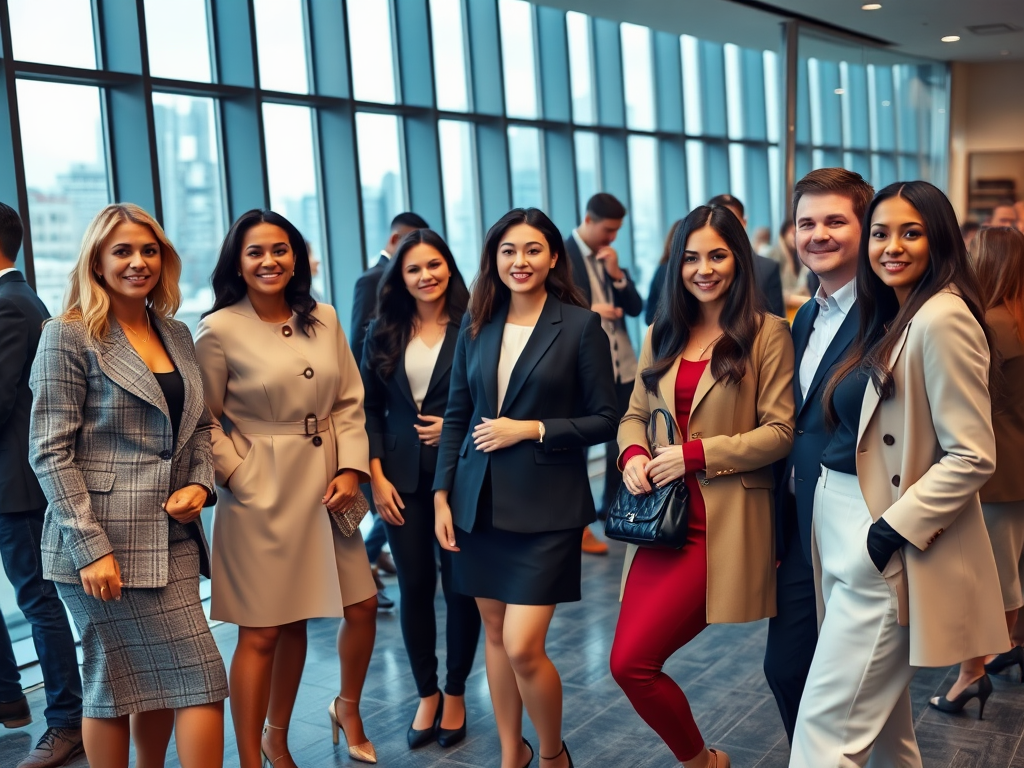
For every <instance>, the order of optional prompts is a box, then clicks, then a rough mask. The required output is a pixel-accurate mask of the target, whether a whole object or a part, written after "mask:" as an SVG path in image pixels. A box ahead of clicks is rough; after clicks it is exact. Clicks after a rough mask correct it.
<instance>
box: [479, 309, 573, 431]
mask: <svg viewBox="0 0 1024 768" xmlns="http://www.w3.org/2000/svg"><path fill="white" fill-rule="evenodd" d="M561 323H562V302H560V301H559V300H558V299H556V298H555V297H554V296H553V295H552V294H550V293H549V294H548V298H547V301H545V302H544V309H542V310H541V311H540V317H539V318H537V325H536V327H534V329H533V333H531V334H530V338H529V340H528V341H527V342H526V346H525V347H524V348H523V353H522V354H521V355H520V356H519V359H518V360H516V364H515V366H513V368H512V375H511V376H510V377H509V380H508V389H507V390H505V399H504V400H503V401H502V404H501V410H502V413H508V409H509V406H510V405H511V404H512V402H513V401H514V400H515V399H516V395H518V394H519V392H520V390H521V389H522V388H523V385H524V384H525V383H526V380H527V378H529V376H530V374H531V373H532V372H533V369H534V368H535V367H536V366H537V363H539V362H540V359H541V358H542V357H544V353H545V352H547V351H548V347H550V346H551V344H552V342H554V340H555V338H556V337H557V336H558V334H559V332H560V331H561ZM495 370H497V366H495ZM495 384H497V381H495ZM498 415H499V416H500V415H501V414H498Z"/></svg>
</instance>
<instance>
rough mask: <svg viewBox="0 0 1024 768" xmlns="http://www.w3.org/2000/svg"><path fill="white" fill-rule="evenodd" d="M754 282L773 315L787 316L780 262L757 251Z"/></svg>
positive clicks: (766, 307) (767, 308)
mask: <svg viewBox="0 0 1024 768" xmlns="http://www.w3.org/2000/svg"><path fill="white" fill-rule="evenodd" d="M754 283H755V284H756V285H757V290H758V291H760V292H761V299H762V300H763V301H764V308H765V309H766V310H768V311H769V312H771V313H772V314H773V315H778V316H779V317H785V316H786V302H785V299H783V297H782V273H781V272H780V271H779V263H778V262H777V261H775V259H769V258H768V257H767V256H761V255H759V254H757V253H755V254H754ZM812 295H813V294H812Z"/></svg>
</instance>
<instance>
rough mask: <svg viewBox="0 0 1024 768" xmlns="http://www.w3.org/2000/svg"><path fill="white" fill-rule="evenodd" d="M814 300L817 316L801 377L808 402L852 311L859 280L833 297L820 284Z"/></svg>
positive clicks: (801, 367)
mask: <svg viewBox="0 0 1024 768" xmlns="http://www.w3.org/2000/svg"><path fill="white" fill-rule="evenodd" d="M813 300H814V301H816V302H817V303H818V316H817V317H816V318H814V326H813V327H812V328H811V335H810V336H809V337H808V338H807V348H806V349H805V350H804V356H803V357H802V358H801V360H800V371H799V376H800V395H801V398H802V399H807V390H808V389H809V388H810V386H811V382H812V381H813V380H814V374H815V373H817V372H818V366H819V365H820V364H821V359H822V358H823V357H824V356H825V351H826V350H827V349H828V346H829V344H831V343H832V339H834V338H835V337H836V334H837V333H839V326H841V325H842V324H843V321H844V320H846V316H847V315H848V314H850V308H851V307H852V306H853V304H854V302H855V301H856V300H857V281H856V280H855V279H854V280H851V281H850V282H848V283H847V284H846V285H844V286H843V287H842V288H840V289H839V290H838V291H836V292H835V293H833V294H832V295H831V296H826V295H825V292H824V290H822V287H821V286H820V285H819V286H818V292H817V293H816V294H815V295H814V299H813Z"/></svg>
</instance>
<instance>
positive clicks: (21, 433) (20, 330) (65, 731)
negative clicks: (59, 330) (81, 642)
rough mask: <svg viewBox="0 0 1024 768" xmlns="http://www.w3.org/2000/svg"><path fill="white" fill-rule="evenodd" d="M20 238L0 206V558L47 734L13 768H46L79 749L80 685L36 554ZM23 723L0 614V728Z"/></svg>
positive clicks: (38, 523) (37, 315) (36, 328)
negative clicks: (32, 656) (36, 678)
mask: <svg viewBox="0 0 1024 768" xmlns="http://www.w3.org/2000/svg"><path fill="white" fill-rule="evenodd" d="M22 235H23V228H22V224H21V219H20V218H19V217H18V213H17V211H15V210H14V209H13V208H11V207H10V206H8V205H4V204H3V203H0V557H2V558H3V564H4V571H5V572H6V573H7V578H8V580H9V581H10V582H11V584H12V586H13V587H14V591H15V593H16V595H17V601H18V607H19V608H20V609H21V612H22V613H23V614H24V615H25V618H26V619H27V620H28V622H29V624H31V625H32V639H33V641H34V643H35V648H36V655H37V656H38V658H39V666H40V667H41V669H42V673H43V685H44V687H45V689H46V725H47V728H46V732H45V733H44V734H43V736H42V738H41V739H40V740H39V743H38V744H37V745H36V747H35V749H33V750H32V751H31V752H30V753H29V755H28V756H27V757H26V758H25V759H24V760H23V761H22V762H21V763H19V764H18V768H49V767H50V766H57V765H64V764H65V763H66V762H67V761H68V760H70V759H71V758H72V757H74V756H75V755H78V754H81V752H82V680H81V678H80V677H79V674H78V656H77V655H76V653H75V639H74V636H73V635H72V634H71V626H70V625H69V624H68V616H67V612H66V611H65V610H64V604H63V603H61V601H60V598H59V597H58V596H57V590H56V588H55V587H54V586H53V582H52V581H47V580H45V579H44V578H43V564H42V559H41V556H40V544H41V542H42V535H43V515H44V513H45V511H46V497H44V496H43V491H42V489H41V488H40V487H39V483H38V482H37V481H36V476H35V473H33V472H32V469H31V467H30V466H29V463H28V427H29V413H30V411H31V408H32V391H31V390H30V389H29V386H28V377H29V373H30V371H31V369H32V361H33V360H34V359H35V356H36V347H37V346H38V345H39V334H40V331H41V330H42V327H43V321H44V320H46V319H47V318H48V317H49V314H48V313H47V312H46V307H44V306H43V302H41V301H40V300H39V297H38V296H36V294H35V292H34V291H33V290H32V289H31V288H30V287H29V285H28V283H26V282H25V278H24V277H23V276H22V274H21V272H19V271H18V270H17V269H16V268H15V266H14V260H15V258H17V256H18V251H19V250H21V239H22ZM30 722H32V713H31V712H30V711H29V707H28V700H27V699H26V698H25V696H24V694H23V693H22V691H21V677H20V676H19V674H18V664H17V662H16V661H15V657H14V649H13V647H12V645H11V637H10V635H9V634H8V633H7V626H6V625H5V624H4V620H3V617H2V616H0V724H3V725H4V726H5V727H7V728H16V727H18V726H22V725H27V724H28V723H30Z"/></svg>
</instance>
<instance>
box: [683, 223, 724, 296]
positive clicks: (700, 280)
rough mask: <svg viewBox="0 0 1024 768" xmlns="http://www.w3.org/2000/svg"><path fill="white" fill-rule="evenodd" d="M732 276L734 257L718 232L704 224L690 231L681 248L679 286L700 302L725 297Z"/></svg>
mask: <svg viewBox="0 0 1024 768" xmlns="http://www.w3.org/2000/svg"><path fill="white" fill-rule="evenodd" d="M735 277H736V257H735V256H734V255H733V252H732V250H731V249H730V248H729V246H728V244H727V243H726V242H725V240H724V239H723V238H722V236H721V235H720V234H718V232H716V231H715V230H714V229H712V228H711V227H710V226H704V227H701V228H700V229H696V230H694V231H693V232H691V233H690V236H689V237H688V238H687V239H686V247H685V249H684V250H683V268H682V278H683V286H684V287H685V288H686V290H688V291H689V292H690V293H692V294H693V295H694V296H696V297H697V301H699V302H701V303H703V304H712V303H716V302H718V303H721V302H724V301H725V297H726V295H727V294H728V291H729V286H731V285H732V283H733V279H734V278H735Z"/></svg>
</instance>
